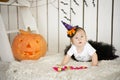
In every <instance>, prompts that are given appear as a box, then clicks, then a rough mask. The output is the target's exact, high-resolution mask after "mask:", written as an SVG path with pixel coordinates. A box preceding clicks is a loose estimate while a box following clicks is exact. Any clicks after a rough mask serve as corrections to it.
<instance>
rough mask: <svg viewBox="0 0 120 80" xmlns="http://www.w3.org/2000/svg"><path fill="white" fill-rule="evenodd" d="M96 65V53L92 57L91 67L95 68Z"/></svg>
mask: <svg viewBox="0 0 120 80" xmlns="http://www.w3.org/2000/svg"><path fill="white" fill-rule="evenodd" d="M97 65H98V56H97V54H96V53H94V54H93V55H92V66H97Z"/></svg>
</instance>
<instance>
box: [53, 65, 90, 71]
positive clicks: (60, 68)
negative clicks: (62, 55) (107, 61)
mask: <svg viewBox="0 0 120 80" xmlns="http://www.w3.org/2000/svg"><path fill="white" fill-rule="evenodd" d="M87 68H88V67H87V66H79V67H73V66H63V67H58V66H55V67H53V69H54V70H55V71H57V72H61V71H65V70H81V69H87Z"/></svg>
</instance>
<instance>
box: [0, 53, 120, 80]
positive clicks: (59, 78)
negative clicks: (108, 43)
mask: <svg viewBox="0 0 120 80" xmlns="http://www.w3.org/2000/svg"><path fill="white" fill-rule="evenodd" d="M62 54H63V53H59V54H55V55H49V56H45V57H42V58H40V59H39V60H24V61H21V62H18V61H14V62H10V63H7V62H6V63H5V62H0V80H120V58H118V59H116V60H103V61H100V62H99V65H98V66H96V67H93V66H91V62H76V61H73V60H71V61H70V62H69V63H68V64H67V65H69V66H70V65H71V66H88V68H87V69H84V70H67V71H62V72H56V71H54V70H53V68H52V67H53V66H56V64H59V63H60V62H61V60H62V59H63V55H62Z"/></svg>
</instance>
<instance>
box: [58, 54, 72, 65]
mask: <svg viewBox="0 0 120 80" xmlns="http://www.w3.org/2000/svg"><path fill="white" fill-rule="evenodd" d="M70 58H71V57H70V56H69V55H65V57H64V59H63V61H62V62H61V64H60V66H64V65H66V64H67V63H68V62H69V60H70Z"/></svg>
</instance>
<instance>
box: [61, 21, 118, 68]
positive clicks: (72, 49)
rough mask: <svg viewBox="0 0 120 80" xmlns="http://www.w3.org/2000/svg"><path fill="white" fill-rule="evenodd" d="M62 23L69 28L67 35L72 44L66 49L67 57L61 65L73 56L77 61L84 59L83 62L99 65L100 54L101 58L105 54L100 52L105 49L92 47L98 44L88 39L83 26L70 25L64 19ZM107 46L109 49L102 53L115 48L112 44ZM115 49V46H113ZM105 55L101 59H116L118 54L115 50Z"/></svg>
mask: <svg viewBox="0 0 120 80" xmlns="http://www.w3.org/2000/svg"><path fill="white" fill-rule="evenodd" d="M62 23H63V25H64V26H65V27H66V29H67V30H68V31H67V36H68V37H69V38H70V41H71V45H70V46H68V47H67V48H66V49H65V57H64V59H63V61H62V62H61V64H60V65H59V66H64V65H66V64H67V63H68V62H69V60H70V59H71V58H72V59H74V60H76V61H83V62H84V61H91V65H92V66H97V65H98V57H99V55H100V58H101V55H105V54H100V53H101V52H100V51H103V50H100V51H99V50H98V51H97V50H96V49H95V47H92V46H96V45H94V44H93V42H88V41H87V36H86V32H85V30H84V29H83V28H81V27H78V26H74V27H72V26H71V25H69V24H67V23H65V22H63V21H62ZM92 44H93V45H92ZM99 45H101V44H99ZM102 45H103V44H102ZM106 46H107V48H108V50H105V51H103V52H102V53H106V52H110V51H111V50H112V48H113V47H111V46H110V45H105V47H106ZM100 47H101V46H100ZM103 48H104V47H103V46H102V47H101V49H103ZM98 49H99V48H98ZM109 49H111V50H109ZM113 50H114V48H113ZM97 52H98V53H99V54H98V53H97ZM97 54H98V55H97ZM111 54H112V55H111ZM103 57H104V58H103ZM103 57H102V58H101V59H99V60H102V59H114V58H116V57H118V56H116V55H114V51H113V52H111V53H110V56H108V53H107V56H106V55H105V56H103Z"/></svg>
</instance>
